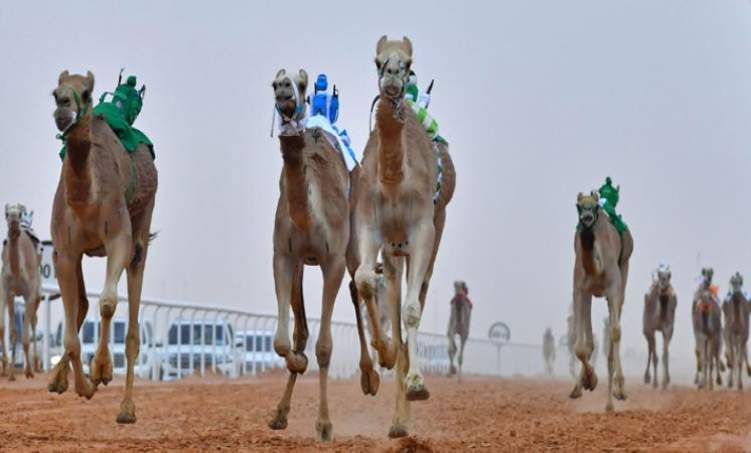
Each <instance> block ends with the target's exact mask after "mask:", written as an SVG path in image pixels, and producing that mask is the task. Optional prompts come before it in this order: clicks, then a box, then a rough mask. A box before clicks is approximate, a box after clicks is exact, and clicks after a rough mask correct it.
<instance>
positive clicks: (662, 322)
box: [643, 266, 678, 390]
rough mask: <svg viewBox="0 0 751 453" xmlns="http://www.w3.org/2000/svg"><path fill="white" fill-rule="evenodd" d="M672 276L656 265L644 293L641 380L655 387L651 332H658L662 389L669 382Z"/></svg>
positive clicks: (674, 299)
mask: <svg viewBox="0 0 751 453" xmlns="http://www.w3.org/2000/svg"><path fill="white" fill-rule="evenodd" d="M671 276H672V274H671V272H670V268H668V267H666V266H660V268H659V269H657V275H656V278H655V279H654V281H653V282H652V286H651V287H650V288H649V292H648V293H647V294H645V295H644V317H643V330H644V336H645V337H646V339H647V348H648V351H647V352H648V354H647V370H646V371H645V372H644V383H645V384H649V383H650V381H651V382H652V384H653V386H654V388H657V351H656V347H655V346H656V344H655V332H657V331H659V332H662V370H663V375H662V389H663V390H664V389H666V388H667V387H668V384H669V383H670V371H669V367H668V347H669V346H670V339H671V338H672V337H673V324H674V323H675V307H676V306H677V305H678V298H677V297H676V295H675V291H674V290H673V286H672V285H671V284H670V277H671ZM650 361H651V362H652V364H653V366H654V380H651V376H650V375H649V365H650Z"/></svg>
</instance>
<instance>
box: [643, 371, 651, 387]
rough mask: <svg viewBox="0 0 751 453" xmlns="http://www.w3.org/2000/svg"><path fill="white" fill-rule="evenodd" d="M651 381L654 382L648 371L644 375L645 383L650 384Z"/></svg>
mask: <svg viewBox="0 0 751 453" xmlns="http://www.w3.org/2000/svg"><path fill="white" fill-rule="evenodd" d="M650 382H652V377H651V376H650V375H649V373H647V374H645V375H644V383H645V384H649V383H650Z"/></svg>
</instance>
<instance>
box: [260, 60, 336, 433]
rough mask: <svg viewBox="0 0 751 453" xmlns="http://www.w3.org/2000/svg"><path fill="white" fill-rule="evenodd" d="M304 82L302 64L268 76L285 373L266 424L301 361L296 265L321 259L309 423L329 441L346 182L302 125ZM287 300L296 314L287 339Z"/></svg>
mask: <svg viewBox="0 0 751 453" xmlns="http://www.w3.org/2000/svg"><path fill="white" fill-rule="evenodd" d="M307 86H308V74H307V73H306V72H305V71H304V70H300V71H298V72H297V73H287V72H286V71H285V70H284V69H282V70H280V71H279V72H278V73H277V74H276V77H275V78H274V82H273V83H272V87H273V89H274V97H275V102H276V109H277V112H279V114H280V116H281V118H282V127H281V128H280V129H281V134H280V135H279V144H280V148H281V154H282V160H283V162H284V165H283V169H282V174H281V177H280V182H279V188H280V194H279V202H278V204H277V210H276V220H275V223H274V239H273V242H274V258H273V266H274V283H275V285H276V297H277V306H278V309H279V322H278V324H277V330H276V334H275V336H274V350H275V351H276V353H277V354H279V356H281V357H283V358H285V360H286V363H287V369H288V370H289V378H288V380H287V386H286V388H285V391H284V394H283V396H282V399H281V401H280V402H279V405H278V406H277V409H276V413H275V415H274V417H273V419H272V420H271V421H270V422H269V427H270V428H272V429H285V428H286V427H287V414H288V413H289V411H290V407H291V406H290V400H291V398H292V390H293V389H294V385H295V381H296V379H297V376H298V375H299V374H302V373H304V372H305V370H306V369H307V366H308V358H307V357H306V356H305V353H304V351H305V346H306V342H307V339H308V325H307V320H306V315H305V303H304V300H303V269H304V266H305V265H311V266H320V268H321V272H322V274H323V300H322V308H321V324H320V330H319V335H318V341H317V343H316V359H317V361H318V379H319V384H320V404H319V407H318V419H317V421H316V427H315V429H316V435H317V437H318V439H319V440H320V441H330V440H331V439H332V436H333V425H332V423H331V419H330V417H329V408H328V396H327V385H328V384H327V383H328V375H329V365H330V361H331V352H332V348H333V342H332V338H331V317H332V313H333V310H334V302H335V300H336V295H337V293H338V292H339V287H340V285H341V283H342V278H343V277H344V272H345V267H346V258H345V255H346V252H347V245H348V242H349V233H350V224H349V222H350V214H349V201H348V197H349V184H350V182H349V172H348V171H347V168H346V166H345V164H344V161H343V160H342V157H341V156H340V155H339V152H338V151H337V150H336V149H335V148H334V147H333V145H331V143H330V142H329V141H328V140H327V139H326V138H325V137H324V136H323V135H322V134H323V132H322V131H321V130H320V129H318V128H312V129H307V128H305V125H304V121H303V120H304V117H305V93H306V90H307ZM290 306H291V307H292V311H293V313H294V318H295V319H294V322H295V325H294V332H293V340H294V342H293V343H292V344H291V343H290V338H289V311H290Z"/></svg>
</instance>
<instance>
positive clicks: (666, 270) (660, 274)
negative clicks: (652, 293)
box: [655, 265, 673, 293]
mask: <svg viewBox="0 0 751 453" xmlns="http://www.w3.org/2000/svg"><path fill="white" fill-rule="evenodd" d="M672 276H673V274H672V272H671V271H670V267H668V266H664V265H660V267H658V268H657V275H656V278H655V282H656V283H657V287H658V289H659V290H660V292H661V293H665V292H667V291H668V289H670V278H671V277H672Z"/></svg>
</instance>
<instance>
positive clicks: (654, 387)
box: [652, 379, 657, 389]
mask: <svg viewBox="0 0 751 453" xmlns="http://www.w3.org/2000/svg"><path fill="white" fill-rule="evenodd" d="M652 388H653V389H656V388H657V379H655V380H654V382H652Z"/></svg>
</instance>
